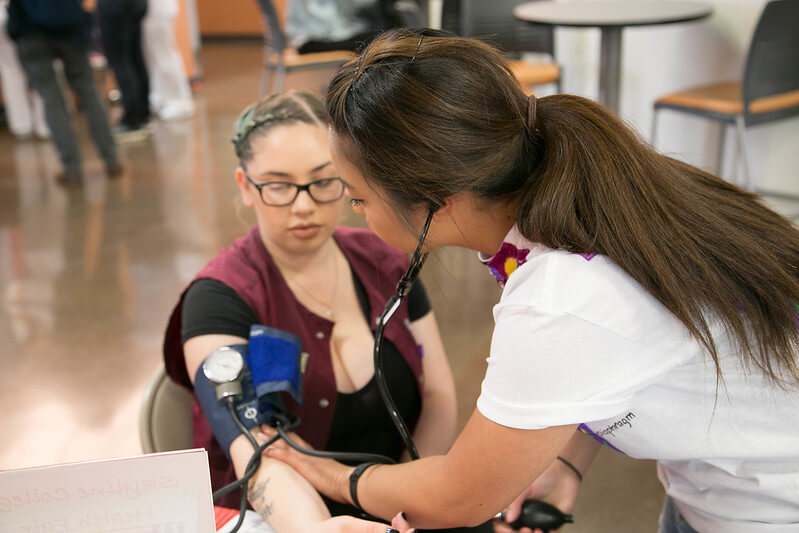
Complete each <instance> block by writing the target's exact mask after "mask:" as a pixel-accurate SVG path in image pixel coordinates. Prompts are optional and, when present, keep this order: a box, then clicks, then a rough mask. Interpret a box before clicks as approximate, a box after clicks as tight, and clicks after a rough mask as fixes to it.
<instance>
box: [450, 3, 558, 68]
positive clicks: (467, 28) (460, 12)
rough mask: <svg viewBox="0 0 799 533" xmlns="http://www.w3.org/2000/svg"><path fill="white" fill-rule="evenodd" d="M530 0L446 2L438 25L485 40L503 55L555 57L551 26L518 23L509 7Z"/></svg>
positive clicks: (466, 35)
mask: <svg viewBox="0 0 799 533" xmlns="http://www.w3.org/2000/svg"><path fill="white" fill-rule="evenodd" d="M529 1H530V0H492V1H490V2H486V1H485V0H447V1H446V2H445V3H444V12H443V15H442V24H443V26H444V28H445V29H448V30H450V31H453V32H455V33H457V34H458V35H462V36H465V37H487V38H488V40H489V41H490V42H492V43H494V44H496V45H498V46H499V47H500V48H502V49H503V50H504V51H505V52H511V53H514V52H516V53H518V52H542V53H546V54H550V55H552V56H553V57H554V55H555V39H554V32H553V30H552V27H551V26H544V25H534V24H530V23H528V22H522V21H520V20H518V19H517V18H516V17H514V16H513V8H515V7H516V6H518V5H519V4H524V3H527V2H529Z"/></svg>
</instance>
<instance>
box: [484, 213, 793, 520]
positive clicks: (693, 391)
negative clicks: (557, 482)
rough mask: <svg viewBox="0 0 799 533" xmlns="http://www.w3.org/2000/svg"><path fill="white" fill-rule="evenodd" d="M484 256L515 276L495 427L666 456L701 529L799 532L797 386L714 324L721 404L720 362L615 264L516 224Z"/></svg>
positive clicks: (492, 371) (502, 338) (494, 385)
mask: <svg viewBox="0 0 799 533" xmlns="http://www.w3.org/2000/svg"><path fill="white" fill-rule="evenodd" d="M481 260H482V261H483V262H485V263H487V265H488V266H489V268H490V269H491V270H492V272H493V273H494V275H495V276H496V277H497V279H498V281H499V282H500V285H503V282H504V281H505V280H507V281H506V282H505V283H504V285H505V288H504V290H503V294H502V298H501V300H500V302H499V304H497V305H496V307H495V308H494V320H495V323H496V326H495V330H494V335H493V338H492V341H491V356H490V357H489V359H488V369H487V371H486V376H485V379H484V381H483V385H482V393H481V395H480V398H479V399H478V401H477V407H478V409H479V410H480V412H481V413H482V414H483V415H484V416H485V417H487V418H488V419H490V420H492V421H494V422H496V423H498V424H501V425H504V426H509V427H514V428H521V429H540V428H545V427H550V426H559V425H567V424H581V426H580V428H581V430H583V431H585V432H587V433H590V434H593V435H594V436H595V437H597V438H598V440H600V441H603V442H605V443H606V444H608V445H609V446H611V447H613V448H615V449H617V450H619V451H621V452H622V453H624V454H626V455H629V456H631V457H635V458H646V459H655V460H657V461H658V464H659V466H658V473H659V477H660V480H661V481H662V483H663V485H664V487H665V488H666V491H667V492H668V494H669V495H670V496H671V497H672V498H673V499H674V501H675V503H676V504H677V506H678V508H679V509H680V511H681V512H682V514H683V515H684V516H685V518H686V520H687V521H688V523H689V524H691V525H692V526H693V527H694V529H696V530H698V531H700V532H702V533H705V532H719V533H738V532H740V533H757V532H768V533H776V532H787V531H791V532H799V390H797V389H796V388H794V389H793V390H791V391H783V390H780V389H776V388H774V387H772V386H771V385H770V384H769V383H768V382H767V380H766V379H765V378H764V377H762V376H761V375H760V374H757V373H755V372H746V370H745V369H744V368H743V366H742V364H741V358H740V357H739V355H738V354H737V353H736V352H735V351H734V350H733V349H732V347H731V345H730V342H728V339H727V336H726V334H725V333H724V330H723V328H722V327H720V326H718V325H717V327H714V329H713V333H714V339H715V341H716V345H717V349H718V355H719V358H720V361H721V366H722V372H723V375H724V384H722V385H720V386H719V388H718V395H717V394H716V392H717V391H716V372H715V366H714V364H713V361H712V359H711V357H710V356H709V355H706V354H705V353H704V352H703V350H702V348H701V347H700V345H699V343H698V342H696V341H695V340H694V339H693V338H692V337H691V336H690V335H689V333H688V330H687V329H686V328H685V327H684V326H683V324H682V323H681V322H680V321H678V320H677V319H676V318H675V317H674V315H672V314H671V313H670V312H669V311H668V310H666V308H665V307H664V306H663V305H661V304H660V302H658V301H657V300H656V299H655V298H654V297H653V296H651V295H650V294H649V293H648V292H646V290H644V288H643V287H641V286H640V285H639V284H638V283H637V282H636V281H635V280H633V279H632V278H631V277H630V276H629V275H628V274H627V273H625V272H624V271H623V270H622V269H621V268H619V267H618V266H617V265H616V264H615V263H613V262H612V261H611V260H610V259H608V258H607V257H604V256H600V255H587V254H571V253H567V252H564V251H557V250H552V249H550V248H547V247H545V246H542V245H540V244H535V243H531V242H529V241H527V240H526V239H524V237H522V236H521V235H520V234H519V232H518V230H516V229H515V228H514V229H513V230H511V232H510V233H509V234H508V236H507V237H506V238H505V243H503V245H502V247H501V248H500V250H499V251H498V252H497V254H495V255H494V256H492V257H490V258H482V257H481ZM511 274H512V275H511ZM725 385H726V387H725Z"/></svg>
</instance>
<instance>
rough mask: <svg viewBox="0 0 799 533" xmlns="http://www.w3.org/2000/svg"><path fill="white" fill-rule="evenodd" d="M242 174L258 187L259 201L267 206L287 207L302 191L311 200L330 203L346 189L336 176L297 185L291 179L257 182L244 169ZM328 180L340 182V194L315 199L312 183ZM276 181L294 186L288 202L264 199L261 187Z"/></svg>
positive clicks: (338, 198)
mask: <svg viewBox="0 0 799 533" xmlns="http://www.w3.org/2000/svg"><path fill="white" fill-rule="evenodd" d="M242 170H243V169H242ZM244 176H245V177H246V178H247V181H249V182H250V183H251V184H252V186H253V187H255V188H256V189H258V196H259V197H260V198H261V202H263V204H264V205H268V206H269V207H287V206H289V205H291V204H293V203H294V202H296V201H297V197H298V196H299V195H300V193H301V192H302V191H305V192H307V193H308V196H310V198H311V200H313V201H314V202H316V203H317V204H332V203H333V202H335V201H337V200H341V199H342V198H343V197H344V191H345V190H346V189H347V185H346V184H345V183H344V180H342V179H341V178H339V177H338V176H335V177H332V178H319V179H318V180H313V181H309V182H308V183H306V184H304V185H298V184H296V183H294V182H293V181H280V180H278V181H262V182H260V183H259V182H257V181H255V180H254V179H252V177H250V174H249V173H248V172H247V171H246V170H244ZM328 180H330V181H338V182H339V183H341V194H339V195H338V196H337V197H336V198H333V199H332V200H317V199H316V198H314V195H313V194H311V185H314V184H315V183H319V182H320V181H328ZM276 183H277V184H280V185H291V186H293V187H294V197H293V198H292V199H291V201H290V202H287V203H285V204H270V203H268V202H267V201H266V200H264V193H263V191H262V190H261V189H262V188H263V187H264V186H266V185H274V184H276Z"/></svg>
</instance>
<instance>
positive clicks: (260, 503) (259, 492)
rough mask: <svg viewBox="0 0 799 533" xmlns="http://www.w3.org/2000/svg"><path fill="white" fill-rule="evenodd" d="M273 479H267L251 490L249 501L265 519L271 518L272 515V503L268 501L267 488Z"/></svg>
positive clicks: (253, 486) (252, 486) (251, 487)
mask: <svg viewBox="0 0 799 533" xmlns="http://www.w3.org/2000/svg"><path fill="white" fill-rule="evenodd" d="M270 480H271V478H266V479H265V480H263V481H259V482H257V483H255V484H254V485H250V489H249V491H248V492H249V494H248V496H249V500H250V503H251V504H252V506H253V509H255V510H256V511H258V513H259V514H260V515H261V517H263V518H264V519H268V518H269V516H270V515H271V514H272V505H273V504H272V502H270V501H268V500H267V499H266V494H265V493H266V486H267V485H268V484H269V481H270Z"/></svg>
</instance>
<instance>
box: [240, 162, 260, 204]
mask: <svg viewBox="0 0 799 533" xmlns="http://www.w3.org/2000/svg"><path fill="white" fill-rule="evenodd" d="M236 183H237V184H238V186H239V194H240V195H241V203H243V204H244V206H245V207H252V206H254V205H255V201H256V200H257V199H258V190H257V189H256V188H255V187H253V186H252V185H250V182H249V181H247V176H245V175H244V169H243V168H241V167H236Z"/></svg>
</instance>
